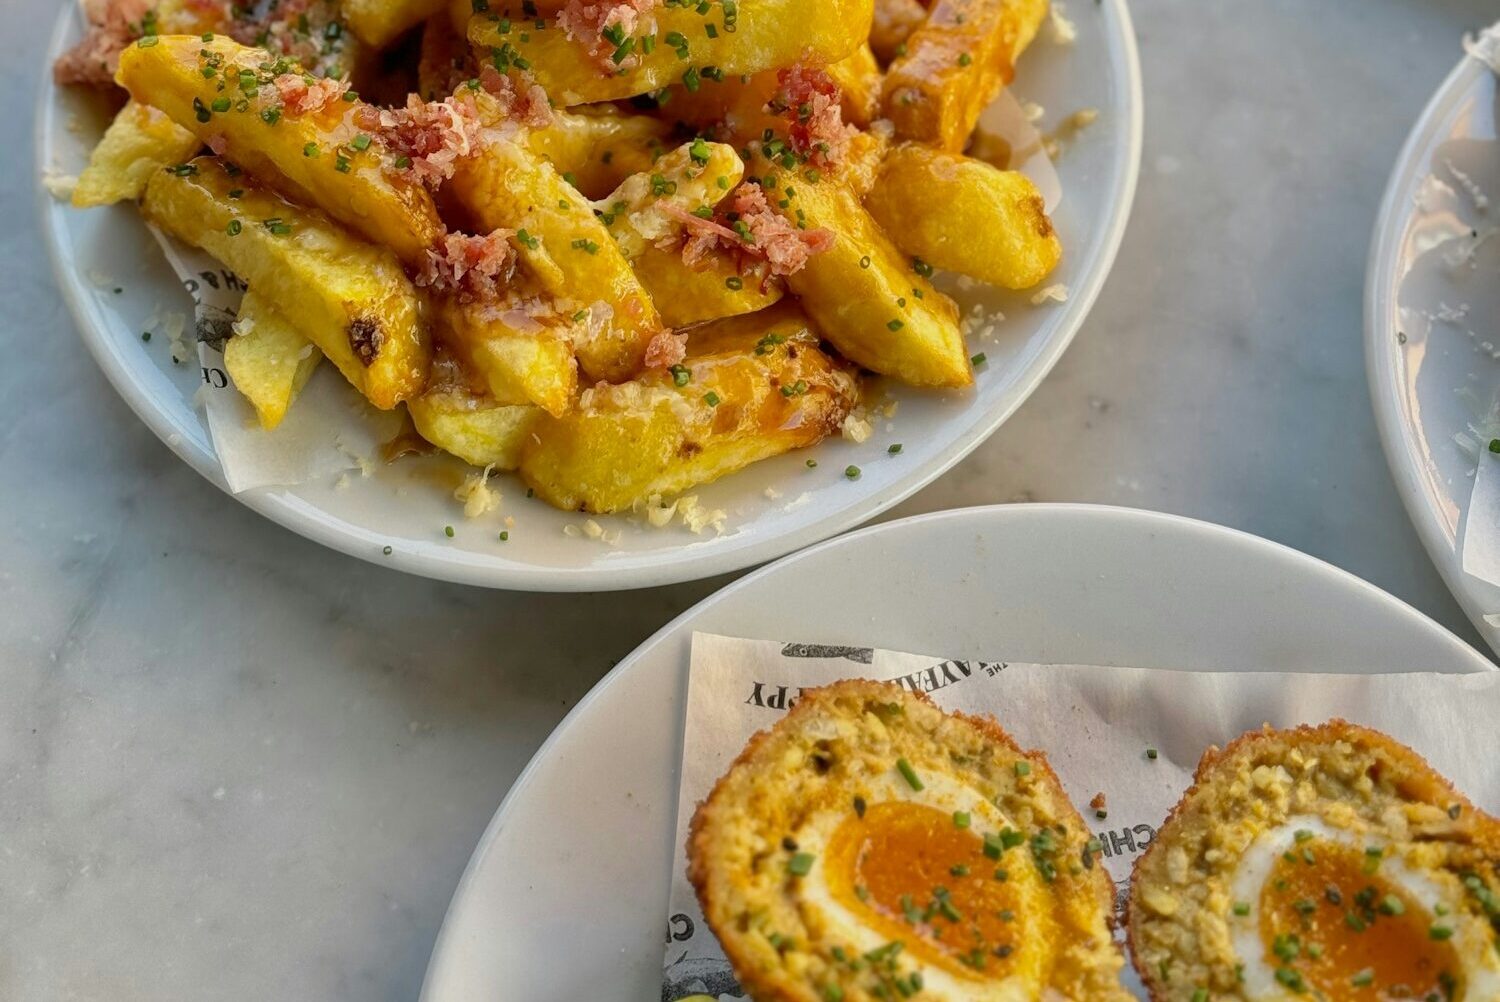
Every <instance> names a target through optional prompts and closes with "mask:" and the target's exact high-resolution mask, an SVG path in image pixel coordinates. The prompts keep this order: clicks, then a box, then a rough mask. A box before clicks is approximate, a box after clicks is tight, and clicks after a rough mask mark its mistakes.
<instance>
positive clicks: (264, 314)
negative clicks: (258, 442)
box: [224, 289, 323, 431]
mask: <svg viewBox="0 0 1500 1002" xmlns="http://www.w3.org/2000/svg"><path fill="white" fill-rule="evenodd" d="M321 361H323V353H322V352H321V351H319V350H318V347H317V345H315V344H313V343H312V342H311V341H309V340H308V339H307V335H305V334H303V333H302V332H301V331H300V330H298V329H297V328H296V327H294V326H292V324H291V322H290V321H288V320H287V318H286V317H284V316H282V315H281V311H280V310H278V309H276V307H274V306H272V305H271V304H270V303H269V302H267V301H266V299H265V297H264V296H262V295H261V294H260V293H258V292H256V291H255V290H253V289H252V290H250V291H249V292H247V293H245V298H244V299H243V300H241V302H240V312H239V319H238V320H237V321H236V322H235V325H234V337H232V338H230V339H229V340H228V341H226V342H224V368H225V369H227V370H228V371H229V378H230V379H232V380H234V388H235V389H236V390H239V391H240V393H241V394H242V395H243V396H244V397H245V399H246V400H248V401H250V406H251V407H254V408H255V416H256V417H257V418H258V419H259V420H260V426H261V427H262V428H264V429H266V430H267V431H270V430H272V429H273V428H275V427H276V426H277V425H279V424H281V419H282V418H284V417H286V412H287V409H288V408H289V407H291V405H292V401H293V400H295V399H296V398H297V394H299V393H301V392H302V387H304V386H306V385H307V381H308V380H309V379H311V378H312V374H313V372H314V371H315V370H316V369H317V368H318V363H319V362H321Z"/></svg>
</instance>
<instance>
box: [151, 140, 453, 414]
mask: <svg viewBox="0 0 1500 1002" xmlns="http://www.w3.org/2000/svg"><path fill="white" fill-rule="evenodd" d="M232 196H236V197H232ZM141 211H142V213H143V214H144V215H145V217H146V219H147V220H148V221H149V222H152V223H155V224H156V225H157V226H160V227H161V228H162V229H163V230H165V231H166V232H168V233H170V234H172V235H173V236H175V237H177V238H178V239H180V240H183V241H186V242H187V243H190V244H194V245H196V246H198V247H201V248H203V249H204V250H206V251H207V252H208V253H210V254H212V255H213V256H214V257H216V258H218V259H219V260H220V261H223V262H224V263H225V264H226V265H228V266H229V267H230V268H232V269H233V270H234V271H235V272H236V273H237V274H238V275H239V276H240V277H241V278H243V279H245V280H246V281H247V282H248V283H249V284H250V286H251V287H252V288H254V289H255V290H256V292H258V293H259V294H260V295H261V296H263V297H264V298H265V299H266V300H267V301H268V302H270V303H271V304H272V305H273V306H275V307H276V308H277V309H278V310H280V311H281V312H282V314H283V315H284V316H286V317H288V318H289V319H293V320H294V322H295V323H296V324H297V325H298V327H299V329H301V330H302V332H303V333H304V334H306V335H307V336H308V338H310V339H311V340H312V341H313V343H314V344H316V345H317V346H318V347H319V348H320V349H322V351H323V353H324V354H325V355H327V356H328V357H329V358H330V359H331V360H332V361H333V363H334V364H335V365H337V366H338V368H339V371H340V372H342V373H343V374H344V376H345V377H346V378H347V379H348V380H349V382H351V383H353V384H354V386H355V387H356V388H357V389H358V390H359V391H360V392H361V393H363V394H364V395H365V396H366V397H367V398H369V400H370V402H371V403H372V404H374V405H375V406H376V407H380V408H383V409H387V410H389V409H390V408H393V407H395V406H396V405H397V404H399V403H401V402H402V401H403V400H406V399H408V398H410V397H412V396H415V395H416V394H418V393H420V392H421V391H422V389H423V387H424V386H425V384H426V382H427V372H428V368H429V366H430V365H431V362H432V351H431V346H430V344H429V342H428V338H427V331H426V328H425V327H424V326H423V325H422V324H421V323H420V320H419V316H418V308H419V303H418V299H417V290H416V289H415V288H414V287H413V286H412V284H411V282H410V281H409V280H408V279H407V277H406V273H405V272H404V271H402V269H401V264H400V262H399V261H397V260H396V257H395V255H394V254H392V253H391V252H390V250H388V249H386V248H383V247H375V246H372V245H371V244H368V243H365V242H364V241H363V240H360V239H359V238H358V237H355V236H354V235H352V234H350V233H349V232H347V231H346V230H344V229H343V228H342V227H340V226H338V225H337V224H335V223H332V222H330V221H329V220H328V219H327V218H326V217H324V216H323V215H322V214H321V213H318V212H315V211H312V210H308V209H304V208H301V207H300V206H297V205H294V204H292V203H291V202H288V201H286V200H285V199H283V198H281V197H280V196H278V195H276V194H274V193H272V192H271V191H269V190H267V189H265V188H262V187H260V186H259V185H257V184H256V183H255V182H254V181H252V180H251V179H250V178H248V177H246V176H245V175H244V174H243V173H242V172H236V173H234V174H231V173H230V172H229V170H228V169H227V168H226V166H225V165H224V164H223V163H222V162H220V161H219V160H218V159H216V158H214V157H199V158H198V159H196V160H194V161H192V162H191V163H189V164H187V165H185V166H183V167H181V168H172V169H169V170H161V171H157V172H156V173H155V174H153V175H151V180H150V181H149V182H147V184H146V192H145V196H144V199H143V201H142V203H141Z"/></svg>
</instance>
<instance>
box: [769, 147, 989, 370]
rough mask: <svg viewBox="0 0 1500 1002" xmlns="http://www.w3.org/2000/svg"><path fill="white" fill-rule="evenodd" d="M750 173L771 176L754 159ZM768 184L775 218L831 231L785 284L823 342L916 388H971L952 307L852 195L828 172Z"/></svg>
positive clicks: (790, 175)
mask: <svg viewBox="0 0 1500 1002" xmlns="http://www.w3.org/2000/svg"><path fill="white" fill-rule="evenodd" d="M751 167H752V170H755V171H756V172H757V173H758V174H759V175H760V176H762V177H765V176H766V175H768V174H775V173H777V169H776V167H775V165H773V164H771V163H769V162H767V161H766V160H765V159H764V157H763V155H760V154H757V161H756V162H755V163H753V164H752V165H751ZM815 177H816V180H814V178H815ZM778 181H779V183H782V184H784V185H785V187H784V188H768V189H767V191H766V194H767V197H768V199H769V201H770V204H771V205H772V206H773V207H775V208H776V210H777V211H778V212H780V213H781V214H782V215H783V216H785V217H786V218H787V219H788V220H789V221H790V222H792V223H793V224H797V223H805V224H806V226H807V227H808V228H809V229H817V228H823V229H828V230H831V231H832V232H833V234H834V238H835V239H834V241H833V246H832V247H831V248H830V249H829V250H827V251H826V252H824V253H822V254H815V255H814V256H813V257H812V258H811V259H809V260H808V262H807V267H805V268H803V269H802V270H801V271H799V272H797V273H796V274H794V275H791V276H789V277H788V278H787V285H788V287H790V288H791V290H792V291H793V292H794V293H796V294H797V295H798V296H799V297H801V299H802V306H803V308H804V309H806V310H807V312H808V315H809V316H811V317H812V318H813V320H814V321H815V322H816V323H817V324H818V327H819V328H820V329H821V330H822V331H823V336H824V337H826V338H827V339H828V341H829V342H830V343H831V344H833V346H834V347H836V348H838V350H839V351H840V352H841V353H843V355H844V357H845V358H847V359H849V360H850V361H852V362H857V363H859V364H860V365H862V366H864V367H865V368H866V369H869V370H871V371H872V372H880V373H884V374H886V375H890V376H894V377H896V378H897V379H900V380H902V381H904V382H907V383H912V384H913V385H916V386H968V385H969V384H970V383H972V382H973V381H974V370H973V366H972V365H970V362H969V354H968V351H967V349H966V348H965V345H964V339H963V333H962V332H961V331H960V330H959V327H958V307H957V306H956V305H954V303H953V300H951V299H949V298H948V297H947V296H945V295H943V294H942V293H941V292H938V291H937V289H935V288H934V287H933V285H932V283H931V282H929V281H928V280H927V279H926V278H924V277H923V276H922V275H920V274H918V273H917V272H916V271H915V270H913V265H912V262H911V259H910V258H908V257H906V256H905V255H903V254H902V253H901V252H900V251H899V250H898V249H897V248H896V245H895V244H893V243H892V242H891V238H890V237H889V236H887V235H886V233H885V231H884V230H882V229H881V228H880V226H879V225H878V224H877V223H876V222H875V220H874V219H873V218H872V217H871V216H870V214H869V213H868V212H867V211H865V208H864V206H862V205H861V204H860V201H859V195H858V193H857V192H856V191H855V190H854V189H853V188H851V187H850V186H849V185H847V184H845V183H842V182H840V181H839V180H838V179H837V178H836V177H831V176H829V175H828V174H821V175H813V174H810V173H809V172H802V173H781V174H780V175H779V177H778ZM778 194H779V196H780V197H778ZM782 202H785V203H786V205H785V206H783V205H782ZM971 225H972V224H971Z"/></svg>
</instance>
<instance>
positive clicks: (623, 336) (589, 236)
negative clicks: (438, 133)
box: [451, 140, 661, 381]
mask: <svg viewBox="0 0 1500 1002" xmlns="http://www.w3.org/2000/svg"><path fill="white" fill-rule="evenodd" d="M451 188H452V191H453V192H454V194H455V195H456V196H457V197H458V199H459V201H461V202H462V203H463V205H464V207H465V208H466V209H467V210H468V211H469V212H470V214H472V215H473V216H474V218H475V219H476V220H477V221H478V222H479V224H480V225H481V227H482V228H483V229H484V230H487V231H493V230H497V229H502V228H504V229H513V230H515V231H516V243H517V252H518V253H519V255H520V258H521V263H522V264H523V265H524V266H525V267H526V269H527V271H528V272H529V273H530V274H531V275H532V276H533V277H534V278H535V279H536V282H537V284H538V285H539V286H541V288H542V290H543V291H544V292H546V293H548V294H549V295H551V296H552V297H553V298H554V299H556V300H557V301H558V303H559V305H560V306H561V307H563V308H564V309H565V310H575V309H576V310H579V311H581V312H583V313H584V317H583V318H581V320H580V327H579V328H578V331H579V336H578V340H577V342H576V343H575V345H574V347H575V349H576V353H577V356H578V363H579V365H580V366H581V367H582V369H583V372H584V374H585V375H586V376H588V378H589V379H591V380H599V379H603V380H610V381H618V380H622V379H628V378H630V377H631V376H633V375H635V373H637V372H639V371H640V368H641V365H642V363H643V362H644V359H645V355H646V346H647V345H648V344H649V343H650V342H651V339H652V338H653V337H655V336H656V335H657V334H658V333H659V332H660V331H661V317H660V316H659V315H658V314H657V312H656V307H655V306H654V305H652V302H651V296H650V295H649V294H648V293H647V292H646V290H645V288H644V287H643V286H642V285H641V283H640V280H639V279H638V278H636V277H635V272H634V271H632V270H631V268H630V262H628V261H626V260H625V256H624V255H623V254H622V253H621V252H620V248H619V247H617V246H616V245H615V242H614V239H613V238H612V237H611V236H610V235H609V230H608V229H607V228H605V225H604V223H602V222H601V221H600V220H599V219H598V218H597V217H595V215H594V212H593V209H592V207H591V206H590V205H589V203H588V202H587V201H585V200H584V198H583V197H582V196H581V195H579V194H578V192H577V191H576V190H575V189H574V188H573V186H572V185H570V184H568V182H567V181H565V180H563V178H562V175H561V174H559V173H558V172H557V171H556V170H555V169H554V168H553V167H552V165H551V164H549V163H548V162H547V161H545V160H543V159H541V158H540V157H538V156H537V155H536V154H534V153H532V152H531V151H530V150H529V149H527V148H526V147H524V146H521V145H519V144H518V143H513V142H509V141H507V140H498V141H496V142H492V143H490V144H489V145H488V146H487V147H486V148H485V149H484V150H483V151H482V152H481V153H480V154H479V155H478V156H474V157H470V158H468V159H467V160H464V161H462V162H461V163H460V164H459V167H458V171H457V173H456V174H454V176H453V181H452V182H451Z"/></svg>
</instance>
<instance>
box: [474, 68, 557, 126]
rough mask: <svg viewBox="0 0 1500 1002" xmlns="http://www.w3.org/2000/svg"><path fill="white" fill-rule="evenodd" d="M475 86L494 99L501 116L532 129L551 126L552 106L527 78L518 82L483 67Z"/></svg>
mask: <svg viewBox="0 0 1500 1002" xmlns="http://www.w3.org/2000/svg"><path fill="white" fill-rule="evenodd" d="M479 86H481V87H483V88H484V89H485V91H486V92H487V93H489V94H492V95H494V97H495V100H496V101H497V102H498V103H499V105H500V111H501V114H503V115H504V116H505V117H506V118H511V119H515V120H517V121H519V122H521V123H522V124H524V125H529V126H531V127H532V128H534V129H545V128H546V127H547V126H549V125H551V124H552V102H551V101H549V100H547V92H546V91H545V90H543V89H542V85H541V84H539V83H537V82H536V81H534V80H532V79H530V78H529V77H526V78H523V79H522V80H521V81H520V82H517V81H516V80H514V79H512V78H511V77H508V76H506V75H505V74H503V73H501V72H500V71H498V70H496V69H495V67H493V66H490V65H489V64H485V66H484V67H483V68H481V69H480V71H479Z"/></svg>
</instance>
